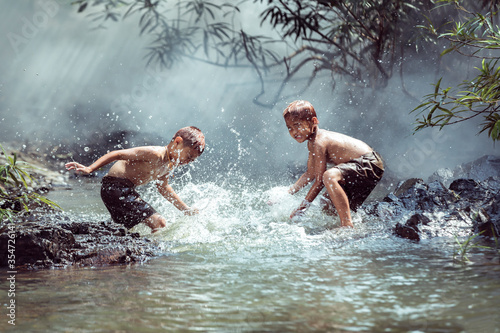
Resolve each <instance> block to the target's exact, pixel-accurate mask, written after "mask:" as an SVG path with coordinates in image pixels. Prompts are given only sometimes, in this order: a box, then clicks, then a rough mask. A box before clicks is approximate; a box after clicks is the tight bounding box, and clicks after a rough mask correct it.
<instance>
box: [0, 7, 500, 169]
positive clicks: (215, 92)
mask: <svg viewBox="0 0 500 333" xmlns="http://www.w3.org/2000/svg"><path fill="white" fill-rule="evenodd" d="M0 18H1V23H0V25H1V31H2V34H1V38H2V40H3V42H2V45H3V47H2V49H1V50H0V57H1V59H2V61H1V62H0V71H1V73H2V75H1V77H0V89H1V90H0V121H1V129H2V130H1V131H0V140H2V141H10V140H12V139H15V140H18V141H26V142H37V141H40V142H51V143H52V144H57V143H58V141H60V140H66V141H69V142H77V143H78V142H81V143H82V145H85V144H86V143H87V142H88V141H89V140H91V139H92V138H93V137H95V136H96V133H106V132H107V133H109V132H112V131H127V132H131V133H136V134H137V133H138V134H137V135H136V136H137V138H142V137H143V136H147V137H149V138H157V141H158V142H157V144H161V145H164V144H166V143H168V141H169V140H170V139H171V137H172V135H173V134H174V133H175V131H176V130H177V129H179V128H180V127H184V126H188V125H194V126H198V127H199V128H201V129H202V131H203V132H204V133H205V135H206V138H207V152H206V153H205V154H204V155H203V156H202V158H200V159H199V161H198V162H197V163H196V164H195V167H196V168H197V170H198V171H200V173H201V174H206V177H220V176H219V175H218V174H219V173H221V172H226V171H227V170H230V169H239V170H244V171H245V172H243V173H241V174H246V175H247V176H248V177H250V178H252V177H260V176H262V175H268V176H270V177H275V176H277V177H279V176H280V175H283V174H287V172H288V171H289V170H290V169H293V168H295V167H296V166H303V165H305V161H306V158H307V153H306V147H305V145H299V144H297V143H296V142H295V141H294V140H292V139H291V138H290V137H289V135H288V132H287V130H286V127H285V125H284V121H283V119H282V116H281V113H282V110H283V109H284V108H285V107H286V105H287V104H288V103H289V102H291V101H293V100H295V99H307V100H309V101H311V102H312V104H313V105H314V106H315V108H316V110H317V112H318V118H319V120H320V127H322V128H325V129H329V130H333V131H338V132H342V133H345V134H348V135H351V136H354V137H357V138H360V139H362V140H364V141H366V142H367V143H368V144H370V145H371V146H373V147H374V148H375V149H376V150H377V151H379V152H380V153H381V154H382V156H383V157H384V159H385V162H386V165H387V167H388V169H389V170H391V172H394V173H395V174H397V175H398V176H400V177H403V178H404V177H412V176H418V177H424V178H425V177H427V176H428V175H429V174H431V173H432V172H434V171H435V170H436V169H438V168H441V167H454V166H455V165H456V164H458V163H461V162H468V161H470V160H473V159H475V158H477V157H480V156H482V155H484V154H492V153H493V154H494V153H495V147H494V146H493V144H492V143H491V142H490V141H489V140H488V139H487V138H486V136H485V135H481V136H476V135H475V133H476V132H477V128H474V129H472V130H471V129H470V128H469V127H471V126H477V124H465V125H461V126H456V127H454V128H452V127H450V128H445V129H444V130H443V131H441V132H439V131H438V130H424V131H422V132H420V133H418V134H416V135H412V129H413V121H414V115H409V112H410V110H412V109H413V108H414V107H415V106H416V105H418V100H414V99H411V98H410V97H408V96H407V95H405V94H404V93H403V91H402V89H401V82H400V79H399V77H397V75H395V77H394V78H393V79H392V80H391V81H390V82H389V86H388V87H387V88H385V89H383V90H378V91H372V90H370V89H359V88H355V87H350V86H349V85H347V84H344V82H339V83H338V84H337V88H336V89H335V90H333V91H332V89H331V86H330V80H329V77H321V76H320V77H319V78H318V79H317V80H316V81H315V82H314V84H313V86H312V87H310V88H309V89H308V90H306V92H304V93H302V94H298V92H300V90H301V89H302V87H303V84H304V83H305V79H306V78H307V74H308V73H304V80H303V81H301V80H296V81H292V82H290V83H289V84H288V85H287V87H286V89H285V91H284V92H283V95H284V96H286V97H283V98H281V99H280V100H279V101H278V103H277V104H276V106H275V107H274V108H273V109H267V108H264V107H260V106H258V105H256V104H254V103H253V99H254V97H255V96H257V94H258V93H259V92H260V82H259V81H258V77H257V75H256V73H255V72H254V71H253V70H251V69H224V68H218V67H213V66H210V65H207V64H203V63H199V62H193V61H188V60H184V61H182V62H180V63H178V64H176V65H175V67H174V68H171V69H164V68H159V67H157V66H154V65H153V66H151V67H147V66H146V60H145V59H144V55H145V54H146V50H145V48H146V47H147V46H148V43H149V40H148V38H147V37H144V36H142V37H141V36H139V31H138V28H137V20H136V18H130V19H127V20H125V21H122V22H117V23H113V22H110V23H109V24H107V25H106V27H105V28H100V29H92V28H95V25H93V23H92V21H91V19H90V18H88V17H87V16H86V15H83V14H77V13H76V7H72V6H69V5H67V4H64V2H63V1H55V0H45V1H22V2H20V1H16V2H12V1H8V0H2V1H0ZM420 56H421V58H420V59H419V60H415V59H409V60H405V61H407V64H405V65H406V67H407V68H414V70H413V71H409V73H408V74H407V75H406V76H405V85H406V87H407V89H408V90H409V91H410V92H411V93H412V94H413V95H414V96H415V97H417V98H418V99H420V98H421V97H422V96H423V95H425V94H427V93H429V92H431V91H432V89H433V86H432V85H431V84H432V83H434V82H435V80H436V78H437V76H436V73H435V70H434V64H433V63H432V62H431V60H429V61H427V62H426V60H425V58H424V57H423V56H422V55H420ZM432 61H434V60H432ZM471 67H473V66H469V67H467V68H465V69H464V68H457V69H456V70H455V71H454V72H455V73H456V77H453V76H451V77H450V76H449V74H450V73H447V74H446V75H447V78H448V80H450V81H453V80H456V79H457V78H458V79H459V80H461V79H462V78H461V77H459V75H461V74H462V73H465V72H469V73H470V68H471ZM427 69H428V70H429V72H426V70H427ZM452 73H453V71H452ZM277 77H279V73H271V74H270V75H269V76H268V77H266V79H267V82H266V84H267V88H268V90H267V91H266V95H265V96H268V99H272V97H273V96H274V93H275V91H276V90H277V87H278V85H279V84H280V82H279V81H278V80H275V78H277ZM455 82H456V81H455ZM264 99H265V98H264ZM148 143H153V144H156V141H155V142H148ZM114 144H115V143H112V144H111V146H112V145H114ZM130 144H135V145H141V144H144V142H143V141H141V139H138V140H137V142H130Z"/></svg>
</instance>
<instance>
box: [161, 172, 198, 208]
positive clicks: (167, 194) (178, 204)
mask: <svg viewBox="0 0 500 333" xmlns="http://www.w3.org/2000/svg"><path fill="white" fill-rule="evenodd" d="M156 188H157V189H158V192H160V194H161V195H162V196H163V197H164V198H165V199H167V200H168V201H169V202H170V203H172V205H174V207H175V208H177V209H178V210H181V211H183V212H184V214H186V215H195V214H198V213H199V211H198V209H196V208H194V209H192V208H190V207H189V206H188V205H186V204H185V203H184V201H182V200H181V198H180V197H179V196H178V195H177V193H175V191H174V189H173V188H172V186H170V185H169V184H168V180H167V177H163V178H161V179H159V182H158V183H157V184H156Z"/></svg>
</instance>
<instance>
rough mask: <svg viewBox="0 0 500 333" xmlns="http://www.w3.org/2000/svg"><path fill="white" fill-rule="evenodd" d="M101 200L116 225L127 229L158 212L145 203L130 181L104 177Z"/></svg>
mask: <svg viewBox="0 0 500 333" xmlns="http://www.w3.org/2000/svg"><path fill="white" fill-rule="evenodd" d="M101 198H102V201H103V202H104V205H105V206H106V208H107V209H108V211H109V213H110V214H111V218H112V219H113V221H115V222H116V223H120V224H123V225H124V226H125V227H126V228H127V229H130V228H132V227H134V226H135V225H137V224H139V223H141V222H142V221H144V220H145V219H147V218H148V217H150V216H151V215H153V214H154V213H156V210H155V209H154V208H153V207H151V206H150V205H149V204H148V203H147V202H146V201H144V200H143V199H142V198H141V197H140V195H139V193H137V191H136V190H135V185H134V184H133V183H132V182H131V181H130V180H128V179H124V178H117V177H111V176H104V177H103V178H102V185H101Z"/></svg>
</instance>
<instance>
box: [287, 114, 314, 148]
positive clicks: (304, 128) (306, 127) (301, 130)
mask: <svg viewBox="0 0 500 333" xmlns="http://www.w3.org/2000/svg"><path fill="white" fill-rule="evenodd" d="M285 123H286V127H287V128H288V133H290V136H291V137H292V138H294V139H295V140H296V141H297V142H298V143H302V142H304V141H306V140H308V139H309V138H310V137H311V135H312V134H313V133H314V123H313V122H312V121H310V120H300V119H297V118H293V117H287V118H285Z"/></svg>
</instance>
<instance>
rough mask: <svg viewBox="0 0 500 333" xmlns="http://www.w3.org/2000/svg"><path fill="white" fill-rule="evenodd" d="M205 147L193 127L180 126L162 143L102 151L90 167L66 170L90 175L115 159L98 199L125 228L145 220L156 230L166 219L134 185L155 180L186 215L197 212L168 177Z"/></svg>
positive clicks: (70, 166)
mask: <svg viewBox="0 0 500 333" xmlns="http://www.w3.org/2000/svg"><path fill="white" fill-rule="evenodd" d="M204 149H205V137H204V135H203V133H202V132H201V131H200V130H199V129H198V128H196V127H194V126H191V127H184V128H181V129H180V130H179V131H177V133H175V135H174V137H173V138H172V140H171V141H170V143H169V144H168V145H167V146H165V147H161V146H146V147H136V148H130V149H123V150H115V151H112V152H109V153H107V154H105V155H104V156H102V157H100V158H99V159H98V160H97V161H95V162H94V163H93V164H92V165H90V166H88V167H87V166H84V165H82V164H80V163H77V162H69V163H66V165H65V166H66V169H67V170H75V171H76V172H77V173H83V174H89V173H92V172H94V171H95V170H98V169H99V168H101V167H103V166H105V165H107V164H109V163H112V162H116V163H115V164H114V165H113V166H112V167H111V169H110V170H109V172H108V174H107V175H106V176H104V177H103V178H102V186H101V198H102V201H103V202H104V205H105V206H106V208H107V209H108V210H109V212H110V214H111V218H112V219H113V220H114V221H115V222H117V223H120V224H123V225H124V226H125V227H126V228H128V229H130V228H132V227H134V226H135V225H137V224H139V223H141V222H144V223H145V224H146V225H147V226H148V227H150V228H151V229H152V232H156V231H157V230H158V229H160V228H163V227H165V226H166V224H167V223H166V220H165V218H164V217H163V216H161V215H160V214H158V213H157V212H156V211H155V210H154V208H153V207H151V206H150V205H149V204H148V203H147V202H145V201H144V200H143V199H141V197H140V196H139V193H137V191H136V190H135V187H136V186H139V185H143V184H146V183H148V182H150V181H157V182H156V187H157V188H158V191H159V192H160V194H161V195H162V196H163V197H165V198H166V199H167V200H168V201H170V202H171V203H172V204H173V205H174V206H175V207H176V208H177V209H179V210H182V211H184V212H185V214H188V215H192V214H197V213H198V210H197V209H191V208H190V207H189V206H187V205H186V204H185V203H184V202H183V201H182V200H181V199H180V198H179V196H178V195H177V194H176V193H175V191H174V190H173V189H172V187H171V186H170V185H169V184H168V178H169V176H170V175H171V174H172V172H173V170H174V168H175V167H177V166H179V165H184V164H187V163H190V162H192V161H194V160H195V159H196V158H197V157H198V156H200V155H201V153H203V150H204Z"/></svg>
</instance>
